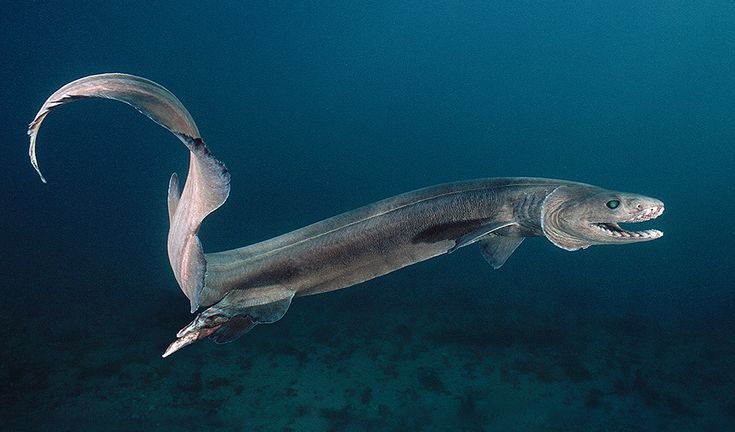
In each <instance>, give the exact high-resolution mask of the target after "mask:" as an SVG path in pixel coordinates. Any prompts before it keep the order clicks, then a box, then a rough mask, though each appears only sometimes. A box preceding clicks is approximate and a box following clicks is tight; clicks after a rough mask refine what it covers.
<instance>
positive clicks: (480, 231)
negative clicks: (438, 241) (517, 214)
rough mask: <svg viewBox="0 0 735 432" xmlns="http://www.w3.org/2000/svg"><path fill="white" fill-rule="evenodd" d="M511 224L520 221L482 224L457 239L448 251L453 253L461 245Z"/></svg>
mask: <svg viewBox="0 0 735 432" xmlns="http://www.w3.org/2000/svg"><path fill="white" fill-rule="evenodd" d="M511 225H518V223H516V222H494V223H489V224H485V225H481V226H480V227H478V228H476V229H474V230H472V231H470V232H469V233H467V234H465V235H463V236H462V237H460V238H458V239H457V240H455V242H454V246H453V247H452V248H451V249H449V250H448V251H447V253H452V252H454V251H456V250H457V249H459V248H461V247H464V246H467V245H470V244H472V243H474V242H476V241H478V240H480V239H481V238H483V237H484V236H486V235H488V234H490V233H492V232H495V231H497V230H499V229H502V228H505V227H508V226H511Z"/></svg>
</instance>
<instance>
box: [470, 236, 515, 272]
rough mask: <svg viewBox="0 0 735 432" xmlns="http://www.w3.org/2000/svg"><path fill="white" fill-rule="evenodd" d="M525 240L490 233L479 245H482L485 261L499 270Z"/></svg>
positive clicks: (481, 250)
mask: <svg viewBox="0 0 735 432" xmlns="http://www.w3.org/2000/svg"><path fill="white" fill-rule="evenodd" d="M524 238H525V237H506V236H501V235H497V234H494V233H490V234H488V235H486V236H485V237H483V238H481V239H480V240H479V241H478V243H479V244H480V252H481V253H482V256H483V258H485V261H487V262H488V263H490V265H491V266H493V268H494V269H495V270H497V269H499V268H500V267H502V266H503V264H505V261H506V260H508V257H510V256H511V255H512V254H513V252H514V251H515V250H516V248H517V247H518V246H520V244H521V243H522V242H523V239H524Z"/></svg>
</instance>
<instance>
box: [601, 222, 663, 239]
mask: <svg viewBox="0 0 735 432" xmlns="http://www.w3.org/2000/svg"><path fill="white" fill-rule="evenodd" d="M593 226H594V227H596V228H597V229H599V230H600V231H603V232H605V233H606V234H608V235H611V236H613V237H619V238H631V239H656V238H659V237H661V236H663V235H664V233H663V232H661V231H659V230H657V229H648V230H643V231H628V230H624V229H622V228H619V229H610V227H609V226H608V225H605V224H593Z"/></svg>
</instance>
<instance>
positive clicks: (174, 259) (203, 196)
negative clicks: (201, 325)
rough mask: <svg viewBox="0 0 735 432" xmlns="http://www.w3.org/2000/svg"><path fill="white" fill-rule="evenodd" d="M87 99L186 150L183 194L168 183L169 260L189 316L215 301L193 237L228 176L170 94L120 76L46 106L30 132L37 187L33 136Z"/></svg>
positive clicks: (105, 77) (224, 193)
mask: <svg viewBox="0 0 735 432" xmlns="http://www.w3.org/2000/svg"><path fill="white" fill-rule="evenodd" d="M85 98H103V99H112V100H116V101H120V102H124V103H126V104H128V105H130V106H132V107H133V108H135V109H137V110H138V111H140V112H141V113H143V114H144V115H146V116H147V117H148V118H150V119H151V120H153V121H154V122H156V123H158V124H159V125H161V126H163V127H164V128H166V129H167V130H169V131H170V132H171V133H173V134H174V135H176V136H177V137H178V138H179V140H181V142H183V143H184V145H186V147H187V148H188V149H189V152H190V155H191V160H190V163H189V174H188V176H187V178H186V182H185V184H184V188H183V191H180V189H179V185H178V177H176V174H174V175H173V176H172V177H171V181H170V182H169V200H168V202H169V217H170V222H171V226H170V229H169V234H168V256H169V261H170V263H171V268H172V269H173V271H174V276H175V277H176V281H177V282H178V283H179V286H180V287H181V289H182V291H184V294H186V296H187V297H188V298H189V300H190V302H191V311H192V312H194V311H195V310H197V309H198V308H199V307H200V306H208V305H210V304H212V303H213V302H214V301H217V300H219V299H209V298H206V297H207V296H206V295H204V294H203V290H204V277H205V274H206V271H207V262H206V260H205V258H204V251H203V249H202V245H201V243H200V241H199V238H198V237H197V233H198V231H199V227H200V225H201V223H202V221H203V220H204V218H205V217H207V215H209V214H210V213H212V212H213V211H214V210H216V209H217V208H219V207H220V206H221V205H222V204H223V203H224V202H225V201H226V200H227V197H228V196H229V194H230V174H229V172H228V171H227V169H226V168H225V166H224V164H222V162H220V161H218V160H217V159H215V158H214V156H212V154H211V153H210V152H209V150H208V149H207V146H206V145H205V144H204V141H202V139H201V137H200V136H199V130H198V129H197V126H196V124H195V123H194V119H192V117H191V114H189V111H187V110H186V108H185V107H184V105H182V104H181V102H180V101H179V100H178V99H177V98H176V96H174V95H173V94H172V93H171V92H169V91H168V90H166V89H165V88H163V87H162V86H160V85H158V84H156V83H155V82H153V81H150V80H147V79H145V78H141V77H137V76H133V75H127V74H120V73H107V74H100V75H91V76H88V77H84V78H80V79H78V80H76V81H73V82H70V83H69V84H66V85H65V86H63V87H61V88H60V89H59V90H57V91H56V92H55V93H54V94H52V95H51V96H50V97H49V98H48V99H47V100H46V102H45V103H44V104H43V106H42V107H41V109H40V110H39V111H38V114H36V117H35V118H34V119H33V121H32V122H31V124H30V125H29V127H28V135H30V147H29V150H28V154H29V156H30V158H31V164H32V165H33V167H34V168H35V169H36V172H38V175H39V176H40V177H41V181H43V182H44V183H45V182H46V179H45V178H44V177H43V175H42V174H41V171H40V170H39V168H38V161H37V159H36V136H37V134H38V130H39V129H40V127H41V123H42V122H43V120H44V119H45V118H46V116H47V115H48V113H49V112H50V111H51V110H53V109H55V108H57V107H59V106H61V105H64V104H65V103H68V102H73V101H76V100H79V99H85Z"/></svg>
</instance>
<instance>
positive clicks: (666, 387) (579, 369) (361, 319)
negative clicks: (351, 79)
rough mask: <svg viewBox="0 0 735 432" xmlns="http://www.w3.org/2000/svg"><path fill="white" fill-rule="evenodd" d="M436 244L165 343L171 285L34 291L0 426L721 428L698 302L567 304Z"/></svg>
mask: <svg viewBox="0 0 735 432" xmlns="http://www.w3.org/2000/svg"><path fill="white" fill-rule="evenodd" d="M467 256H468V255H467ZM467 256H465V257H463V258H462V259H467ZM452 261H455V262H456V261H457V259H454V260H451V259H450V260H446V259H444V260H438V261H435V262H434V263H433V264H421V265H419V266H416V267H414V268H411V269H406V270H404V271H401V272H398V273H396V274H394V275H391V276H389V277H384V278H380V279H378V280H375V281H372V282H370V283H368V284H362V285H360V286H358V287H354V288H352V289H350V290H343V291H340V292H336V293H332V294H330V295H321V296H315V297H306V298H299V299H297V300H296V301H294V303H293V304H292V307H291V310H290V311H289V313H287V314H286V316H285V317H284V318H283V320H282V321H281V322H279V323H277V324H275V325H270V326H261V327H258V328H256V329H255V330H254V331H253V332H251V333H250V334H248V335H246V336H245V337H243V338H242V339H240V340H238V341H236V342H234V343H232V344H229V345H221V346H220V345H215V344H213V343H211V342H208V341H207V342H203V343H198V344H196V345H193V346H191V347H187V348H186V349H184V350H182V351H181V352H178V353H176V354H175V355H173V356H172V357H170V358H168V359H161V358H160V353H161V351H162V350H163V348H165V346H166V344H167V343H168V342H169V341H170V340H171V339H172V337H173V335H174V334H175V333H176V331H177V330H178V328H179V327H181V326H183V325H184V324H186V322H187V321H186V320H188V319H189V318H190V317H189V316H188V314H187V313H186V303H185V302H184V301H182V300H181V299H180V294H179V293H176V292H173V291H171V290H161V291H160V294H158V295H159V296H160V297H158V298H150V297H148V298H146V301H142V297H141V296H140V295H138V296H133V298H130V297H129V296H127V297H126V299H127V301H132V302H137V303H138V306H137V307H133V306H132V305H126V306H125V307H124V309H123V308H121V307H120V302H124V301H125V296H123V295H122V294H115V292H116V291H114V290H110V291H109V293H108V294H107V295H105V296H103V297H102V298H105V299H106V300H104V301H97V304H95V305H93V306H92V305H90V304H89V302H88V301H87V300H85V299H84V298H83V297H84V296H80V297H77V298H75V299H69V304H67V305H64V304H40V305H38V309H37V310H35V311H33V314H32V315H29V316H28V317H27V320H25V321H24V322H14V323H6V332H5V337H6V340H5V344H3V351H4V352H3V353H2V356H3V358H4V359H7V361H8V364H9V365H10V367H4V368H0V371H2V372H1V373H2V377H0V379H1V380H2V382H3V383H4V385H3V386H2V393H0V397H2V404H1V405H0V407H1V409H2V416H1V417H0V420H1V421H2V424H0V430H3V431H49V430H53V431H80V430H105V431H149V430H166V431H343V430H350V431H352V430H355V431H361V430H376V431H383V430H386V431H447V430H462V431H480V430H482V431H488V430H498V431H569V430H580V431H609V430H615V431H639V430H640V431H643V430H676V431H684V430H697V431H715V430H717V431H719V430H722V431H724V430H735V429H732V427H733V425H735V393H733V388H734V387H733V383H734V380H733V377H734V375H733V362H732V359H733V358H734V357H733V355H734V354H735V352H734V350H733V341H732V340H730V338H727V337H724V336H723V337H721V340H720V339H718V338H720V337H719V336H717V335H718V334H723V333H722V332H721V331H720V330H721V329H714V328H713V331H711V332H710V331H708V330H707V329H704V328H702V326H703V325H706V320H702V319H700V320H698V324H697V323H696V322H688V323H686V324H684V323H685V322H686V321H681V320H673V321H669V322H668V323H667V322H665V321H662V320H660V319H658V318H657V317H656V316H655V315H654V314H647V313H645V312H642V313H633V312H631V313H627V312H620V311H618V312H614V313H610V312H609V311H608V312H600V313H595V312H594V311H590V312H589V313H581V312H580V311H581V310H582V309H584V307H583V305H580V306H579V309H580V310H577V311H575V310H573V309H574V308H575V306H574V301H573V300H569V299H566V300H565V299H564V298H560V297H559V296H558V293H557V294H550V293H548V290H546V289H544V287H542V286H532V285H524V284H514V283H513V278H514V277H517V276H518V275H517V274H516V275H515V276H514V275H513V272H512V271H511V270H510V269H509V270H508V271H507V272H505V273H500V272H498V273H493V275H501V274H503V276H498V277H492V279H495V280H493V281H487V280H486V281H484V282H483V280H482V278H487V277H488V274H487V273H486V272H478V273H479V274H476V275H463V276H459V277H458V275H457V274H456V272H453V271H452ZM478 263H479V261H478ZM514 267H515V270H516V271H519V270H520V271H522V267H521V266H520V264H519V263H516V265H515V266H514ZM111 277H114V276H111ZM419 277H421V279H420V280H418V279H417V278H419ZM133 279H134V277H133ZM521 279H522V278H521ZM118 282H119V283H123V284H124V283H126V282H125V281H124V278H121V280H119V281H118ZM127 283H132V281H130V280H128V282H127ZM499 285H501V286H499ZM465 286H474V287H475V288H472V289H464V288H463V287H465ZM478 286H479V287H484V286H487V289H485V290H484V291H483V292H479V293H478V292H477V287H478ZM399 287H402V289H398V288H399ZM545 293H548V294H545ZM611 298H612V297H611ZM95 300H98V299H95ZM89 301H91V300H89ZM79 302H83V303H84V304H85V305H86V306H87V307H80V306H79ZM73 303H76V304H73ZM174 304H175V305H176V307H174V306H173V305H174ZM14 312H18V311H14ZM720 320H721V318H718V317H712V321H711V322H718V321H720ZM707 334H709V335H710V336H708V337H707V338H703V335H707Z"/></svg>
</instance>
